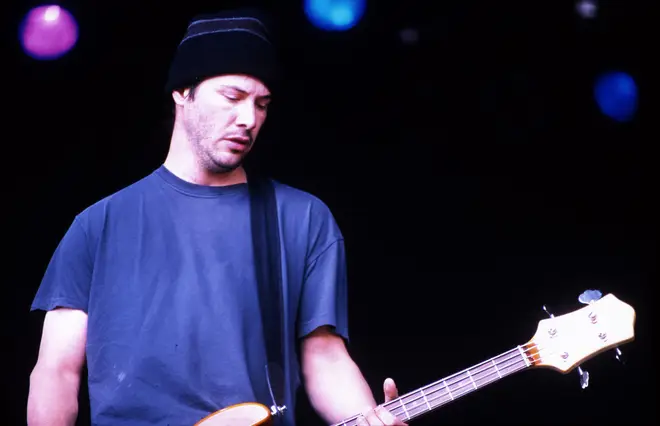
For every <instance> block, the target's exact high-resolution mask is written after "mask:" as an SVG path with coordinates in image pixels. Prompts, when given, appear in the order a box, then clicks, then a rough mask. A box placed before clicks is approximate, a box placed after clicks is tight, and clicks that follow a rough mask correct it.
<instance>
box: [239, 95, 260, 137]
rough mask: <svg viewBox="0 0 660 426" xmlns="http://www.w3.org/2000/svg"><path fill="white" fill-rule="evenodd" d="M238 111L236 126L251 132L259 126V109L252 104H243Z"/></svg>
mask: <svg viewBox="0 0 660 426" xmlns="http://www.w3.org/2000/svg"><path fill="white" fill-rule="evenodd" d="M236 108H237V110H236V124H237V125H238V126H240V127H244V128H247V129H248V130H251V129H253V128H254V126H255V125H256V124H257V109H256V107H255V105H253V104H252V102H241V104H240V105H238V106H237V107H236Z"/></svg>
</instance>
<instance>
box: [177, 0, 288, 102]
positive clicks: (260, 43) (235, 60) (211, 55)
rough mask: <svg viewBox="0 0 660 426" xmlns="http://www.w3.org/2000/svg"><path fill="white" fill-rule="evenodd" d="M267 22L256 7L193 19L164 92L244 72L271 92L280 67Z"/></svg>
mask: <svg viewBox="0 0 660 426" xmlns="http://www.w3.org/2000/svg"><path fill="white" fill-rule="evenodd" d="M267 24H268V20H267V16H266V15H265V14H264V13H263V12H261V11H258V10H232V11H228V12H222V13H217V14H214V15H199V16H196V17H195V18H193V19H192V21H190V24H189V25H188V29H187V31H186V34H185V35H184V37H183V39H182V41H181V43H180V44H179V47H178V49H177V51H176V54H175V56H174V60H173V61H172V64H171V66H170V70H169V76H168V80H167V84H166V85H165V90H166V92H167V93H168V94H169V93H172V91H174V90H179V89H183V88H185V87H188V86H190V85H192V84H194V83H197V82H201V81H202V80H204V79H206V78H209V77H215V76H218V75H223V74H247V75H250V76H252V77H254V78H257V79H258V80H260V81H261V82H262V83H264V84H265V85H266V87H268V89H269V90H270V91H271V92H272V91H274V90H275V86H276V84H277V81H278V77H279V66H278V62H277V55H276V50H275V47H274V45H273V40H272V38H271V36H270V34H269V28H268V27H267Z"/></svg>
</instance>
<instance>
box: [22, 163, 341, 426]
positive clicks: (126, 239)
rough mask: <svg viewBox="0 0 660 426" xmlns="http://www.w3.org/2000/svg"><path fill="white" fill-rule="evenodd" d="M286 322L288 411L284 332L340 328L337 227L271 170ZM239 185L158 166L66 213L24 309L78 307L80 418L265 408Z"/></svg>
mask: <svg viewBox="0 0 660 426" xmlns="http://www.w3.org/2000/svg"><path fill="white" fill-rule="evenodd" d="M275 188H276V197H277V207H278V215H279V219H278V221H279V227H280V236H281V241H282V242H281V252H282V274H283V288H284V293H285V295H284V300H285V309H284V311H285V312H283V314H284V317H285V321H286V323H287V325H288V328H287V330H286V334H287V338H288V341H289V342H290V344H289V345H288V346H286V347H285V361H284V362H285V366H284V367H286V371H287V373H288V374H287V376H286V378H287V380H286V385H287V387H286V390H285V392H286V400H285V401H284V403H285V404H286V405H287V407H288V410H287V416H286V419H287V422H286V423H287V424H289V425H293V424H294V421H293V412H294V402H295V401H294V395H295V390H296V387H297V386H298V385H299V365H298V359H297V358H296V341H297V339H298V338H300V337H302V336H304V335H306V334H308V333H309V332H311V331H312V330H314V329H315V328H317V327H319V326H321V325H326V324H327V325H331V326H334V327H336V329H337V332H338V333H339V334H341V335H342V336H344V337H345V338H348V333H347V328H348V326H347V306H346V305H347V300H346V269H345V266H346V265H345V253H344V244H343V238H342V235H341V233H340V230H339V228H338V226H337V224H336V223H335V220H334V218H333V216H332V214H331V212H330V211H329V209H328V208H327V206H326V205H325V204H324V203H323V202H322V201H320V200H319V199H317V198H316V197H314V196H312V195H310V194H308V193H306V192H304V191H300V190H297V189H295V188H292V187H290V186H287V185H284V184H282V183H279V182H275ZM251 244H252V238H251V229H250V202H249V193H248V187H247V184H237V185H231V186H225V187H207V186H200V185H195V184H192V183H189V182H186V181H183V180H181V179H179V178H178V177H176V176H175V175H174V174H172V173H171V172H169V171H168V170H167V169H166V168H165V167H164V166H161V167H160V168H158V169H157V170H155V171H154V172H153V173H152V174H150V175H149V176H147V177H145V178H144V179H142V180H140V181H138V182H136V183H135V184H133V185H131V186H129V187H127V188H125V189H123V190H121V191H119V192H117V193H115V194H113V195H111V196H109V197H107V198H105V199H103V200H101V201H99V202H97V203H95V204H94V205H92V206H90V207H88V208H87V209H85V210H84V211H83V212H82V213H80V214H79V215H77V216H76V218H75V220H74V221H73V223H72V224H71V226H70V228H69V230H68V231H67V233H66V234H65V236H64V237H63V239H62V240H61V242H60V244H59V245H58V247H57V249H56V251H55V253H54V255H53V257H52V259H51V261H50V263H49V265H48V268H47V270H46V273H45V275H44V278H43V281H42V283H41V286H40V287H39V289H38V292H37V294H36V297H35V299H34V302H33V304H32V309H33V310H35V309H40V310H46V311H48V310H52V309H54V308H56V307H69V308H76V309H81V310H83V311H85V312H86V313H87V314H88V330H87V347H86V356H87V369H88V387H89V396H90V409H91V416H92V424H94V425H99V426H100V425H103V426H105V425H112V426H122V425H131V426H140V425H181V426H192V425H193V424H194V423H195V422H197V421H199V420H200V419H201V418H203V417H204V416H206V415H208V414H209V413H211V412H213V411H216V410H219V409H221V408H224V407H226V406H228V405H232V404H237V403H241V402H250V401H256V402H261V403H263V404H265V405H266V406H268V407H270V405H271V404H272V401H271V398H270V397H269V392H268V387H267V381H266V376H265V369H264V365H265V364H266V355H265V348H264V343H263V334H262V324H261V317H260V310H259V303H258V299H257V297H258V296H257V284H256V281H255V270H254V263H253V251H252V246H251Z"/></svg>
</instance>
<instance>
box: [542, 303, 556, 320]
mask: <svg viewBox="0 0 660 426" xmlns="http://www.w3.org/2000/svg"><path fill="white" fill-rule="evenodd" d="M543 310H544V311H545V313H546V314H548V316H549V317H550V318H554V317H555V316H554V315H553V314H551V313H550V311H548V308H546V307H545V305H543Z"/></svg>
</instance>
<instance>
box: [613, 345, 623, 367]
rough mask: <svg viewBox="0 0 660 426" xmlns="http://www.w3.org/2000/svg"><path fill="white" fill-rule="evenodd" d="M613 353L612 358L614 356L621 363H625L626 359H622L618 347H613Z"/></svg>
mask: <svg viewBox="0 0 660 426" xmlns="http://www.w3.org/2000/svg"><path fill="white" fill-rule="evenodd" d="M614 353H615V355H614V358H616V359H617V361H619V362H620V363H621V364H624V365H625V364H626V361H625V360H624V359H623V354H622V353H621V349H619V348H618V347H616V348H614Z"/></svg>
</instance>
